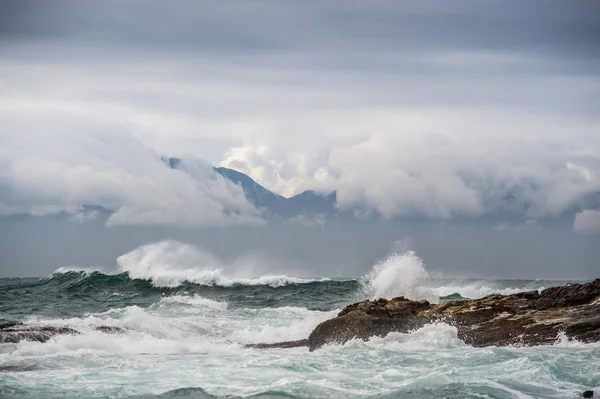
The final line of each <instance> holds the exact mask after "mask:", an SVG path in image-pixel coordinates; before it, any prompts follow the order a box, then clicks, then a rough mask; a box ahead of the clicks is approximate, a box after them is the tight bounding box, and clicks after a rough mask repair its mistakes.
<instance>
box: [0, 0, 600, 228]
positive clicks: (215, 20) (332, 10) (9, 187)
mask: <svg viewBox="0 0 600 399" xmlns="http://www.w3.org/2000/svg"><path fill="white" fill-rule="evenodd" d="M551 3H552V6H547V3H544V6H543V7H540V6H539V5H540V4H541V3H540V4H537V3H536V4H529V5H523V4H521V3H517V2H512V1H509V2H508V3H507V2H502V3H498V4H495V3H494V4H492V3H489V2H485V3H479V2H472V1H459V2H457V3H456V4H455V5H454V6H453V9H452V10H451V11H448V10H447V7H446V5H445V3H444V2H432V3H427V4H421V3H414V2H413V3H406V4H404V3H397V2H387V1H375V2H373V3H369V4H368V5H367V4H363V3H362V2H355V1H349V2H344V3H343V4H342V3H340V4H337V3H336V4H325V3H323V2H318V1H308V2H303V4H302V6H294V5H290V4H286V5H282V4H277V3H273V2H268V1H265V2H263V1H257V2H253V3H252V5H238V6H236V7H231V6H230V5H227V4H224V3H222V2H212V1H209V2H206V3H203V4H202V5H201V6H199V5H198V4H197V3H195V2H191V1H183V2H181V3H180V4H179V5H178V7H166V6H165V5H164V4H162V3H160V2H156V1H153V0H150V1H149V2H146V3H145V4H146V5H145V6H144V7H141V6H140V5H139V4H138V3H136V2H131V3H127V4H122V3H121V2H112V1H105V2H96V1H90V2H76V1H75V2H73V1H58V2H53V4H52V5H51V6H50V5H48V4H45V3H44V2H41V3H39V4H38V5H37V7H34V8H31V7H26V6H21V5H20V4H16V5H11V6H10V7H7V8H6V9H5V11H6V12H4V13H2V16H0V18H2V20H0V50H1V51H0V75H1V76H3V77H4V79H3V80H2V81H0V93H1V94H0V118H1V119H0V129H1V132H2V133H1V134H2V136H0V137H1V138H2V140H4V141H6V142H7V143H8V144H7V145H6V146H5V145H4V143H2V144H3V149H4V148H5V149H4V152H3V153H2V157H0V167H2V170H3V171H2V172H0V173H1V175H0V176H2V179H3V180H2V182H3V183H5V184H6V185H3V187H0V212H1V213H3V214H8V213H12V212H21V211H31V212H34V213H48V212H57V211H60V210H61V209H63V208H65V207H78V206H81V204H82V203H85V201H99V202H100V203H102V204H106V205H107V206H111V207H115V208H118V212H117V213H115V214H114V215H113V217H112V218H111V219H110V221H109V224H110V225H112V224H122V223H174V224H185V225H194V226H196V225H206V224H208V225H220V224H227V223H234V222H246V221H249V222H252V221H254V220H256V213H255V211H254V210H253V209H251V208H248V205H247V204H246V203H245V201H244V199H243V198H241V197H240V192H239V191H236V188H235V187H229V186H227V184H226V182H225V183H224V182H222V181H220V180H218V179H216V180H215V178H213V177H211V176H210V168H209V163H212V164H220V165H223V166H227V167H231V168H234V169H237V170H240V171H242V172H245V173H248V174H249V175H251V176H252V177H253V178H255V179H256V180H257V181H258V182H259V183H261V184H263V185H265V186H266V187H268V188H270V189H272V190H274V191H276V192H278V193H281V194H284V195H286V196H287V195H292V194H296V193H300V192H302V191H303V190H307V189H314V190H317V191H324V192H326V191H331V190H336V191H337V192H338V195H337V198H338V207H339V209H340V210H353V211H356V213H357V214H362V215H375V214H376V215H380V216H382V217H384V218H395V217H405V216H415V215H416V216H419V217H422V216H424V217H429V218H442V219H448V218H453V217H470V218H477V217H481V216H484V215H488V214H496V213H499V212H500V213H502V212H508V213H514V214H517V215H521V216H523V215H524V217H523V218H522V219H523V220H526V219H539V218H544V217H557V216H560V215H561V214H563V213H565V212H569V211H571V210H572V209H573V208H575V209H581V207H582V204H583V203H585V201H586V198H587V197H588V196H590V195H593V194H594V193H597V192H598V191H600V180H599V178H598V176H599V171H600V137H599V136H598V133H597V132H598V131H599V129H600V120H599V119H598V117H597V115H598V112H597V111H598V110H597V106H596V104H598V99H599V98H600V78H599V75H598V72H597V71H598V70H600V51H599V49H598V46H597V40H596V38H597V37H598V33H599V32H598V26H600V25H599V24H598V22H599V21H598V18H599V17H598V16H599V15H600V13H597V12H596V11H597V6H596V5H591V4H588V5H586V6H583V5H582V6H581V7H570V6H568V5H564V4H563V3H561V2H553V1H552V2H551ZM517 10H518V11H517ZM49 15H50V16H51V17H48V16H49ZM159 24H160V25H161V26H163V27H164V29H161V30H160V31H158V30H156V29H155V27H156V26H157V25H159ZM559 93H560V94H559ZM50 116H51V117H50ZM32 118H35V119H39V121H38V125H43V128H44V129H41V128H40V126H37V127H35V126H33V127H32V126H31V125H32V124H33V121H31V119H32ZM99 121H101V122H99ZM115 126H117V127H118V128H117V130H120V131H126V132H127V134H125V135H121V133H118V134H117V133H115V132H114V131H115ZM42 130H44V131H43V132H42ZM21 131H23V132H24V133H23V136H21V137H19V135H20V134H21V133H20V132H21ZM28 131H29V133H27V132H28ZM32 131H35V132H36V133H32ZM65 131H69V132H71V133H69V134H66V133H64V132H65ZM76 132H77V133H76ZM80 132H81V133H80ZM50 136H51V137H52V139H50V138H49V137H50ZM105 136H106V137H105ZM116 136H119V138H115V137H116ZM7 140H8V141H7ZM53 141H56V144H54V143H53ZM15 143H16V144H15ZM11 146H17V147H18V148H19V151H14V148H13V147H11ZM42 147H44V148H42ZM45 147H48V148H49V149H50V150H51V151H49V152H47V153H46V152H45V151H42V149H45ZM61 147H62V148H63V149H60V148H61ZM28 148H37V150H36V151H38V153H39V154H40V155H39V156H37V155H36V157H35V159H34V157H33V155H32V154H29V153H28V151H29V149H28ZM122 149H126V150H127V151H122ZM9 150H10V151H9ZM98 152H100V155H98ZM129 153H131V154H135V155H131V156H130V155H129ZM156 154H168V155H170V156H182V155H185V154H194V155H195V156H198V157H201V158H202V159H206V162H205V163H204V164H203V166H198V168H199V169H198V170H197V171H195V172H194V173H198V176H197V177H196V178H193V177H192V176H190V175H187V176H186V175H184V174H182V173H179V174H176V172H174V171H164V170H162V169H163V168H162V167H161V165H159V162H158V161H157V159H156ZM17 157H21V158H20V159H19V158H17ZM25 160H26V162H25ZM138 164H139V165H138ZM200 164H202V162H200ZM202 171H204V172H202ZM49 183H51V184H49ZM198 198H199V199H200V200H198ZM201 204H202V205H201ZM232 209H233V211H232Z"/></svg>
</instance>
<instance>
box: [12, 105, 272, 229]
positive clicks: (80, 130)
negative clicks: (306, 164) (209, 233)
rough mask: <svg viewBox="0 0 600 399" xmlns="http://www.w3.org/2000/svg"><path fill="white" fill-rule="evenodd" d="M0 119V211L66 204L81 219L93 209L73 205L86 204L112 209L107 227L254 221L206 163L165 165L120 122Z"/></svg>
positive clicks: (48, 209)
mask: <svg viewBox="0 0 600 399" xmlns="http://www.w3.org/2000/svg"><path fill="white" fill-rule="evenodd" d="M67 120H68V122H67ZM1 121H2V130H1V131H0V142H1V143H2V146H1V147H0V160H2V163H3V164H4V166H5V167H4V168H2V171H1V172H0V181H1V182H2V186H3V187H5V189H4V190H3V192H2V193H1V195H0V212H1V213H2V214H14V213H31V214H48V213H57V212H62V211H67V213H72V214H73V215H74V216H73V218H74V220H79V221H82V220H84V219H89V218H90V217H93V216H95V215H94V213H93V212H92V213H88V212H83V213H82V212H81V209H80V207H81V205H85V204H90V205H98V206H102V207H105V208H107V209H111V210H114V211H115V213H113V214H112V215H111V216H110V217H109V219H108V221H107V226H117V225H130V224H165V225H176V226H180V227H205V226H219V225H227V224H232V223H257V222H260V219H259V217H258V211H257V210H256V209H254V208H253V206H252V205H250V204H249V203H248V202H247V201H246V199H245V197H244V194H243V192H242V190H241V188H240V187H238V186H236V185H234V184H232V183H230V182H228V181H226V180H224V179H223V178H222V177H221V176H220V175H218V174H217V173H215V172H214V171H213V170H212V166H211V165H210V164H208V163H206V162H205V161H201V160H199V159H197V158H191V159H187V160H186V164H187V165H188V170H187V173H182V172H179V171H175V170H170V169H169V168H167V167H166V166H165V165H164V164H163V163H162V161H161V159H160V156H159V155H158V154H157V153H155V152H154V151H152V150H150V149H148V148H147V147H145V146H144V145H142V144H141V143H140V142H139V141H138V140H137V139H135V138H134V137H132V136H131V135H129V134H128V133H127V132H126V131H125V130H123V129H122V128H119V127H115V126H111V125H110V124H106V123H103V122H100V121H93V122H90V120H88V119H80V118H78V117H77V115H76V114H67V115H57V114H56V113H53V114H51V115H49V114H46V113H43V112H38V113H37V114H36V117H35V118H33V119H29V118H25V117H24V115H19V114H12V115H6V114H2V118H1ZM90 125H94V127H93V128H92V127H91V126H90ZM96 216H97V215H96Z"/></svg>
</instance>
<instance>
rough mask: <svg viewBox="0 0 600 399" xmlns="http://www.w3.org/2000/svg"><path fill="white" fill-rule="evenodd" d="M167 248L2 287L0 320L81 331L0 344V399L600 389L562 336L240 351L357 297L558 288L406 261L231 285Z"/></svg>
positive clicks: (305, 327) (301, 334) (430, 329)
mask: <svg viewBox="0 0 600 399" xmlns="http://www.w3.org/2000/svg"><path fill="white" fill-rule="evenodd" d="M165 245H168V246H170V247H172V246H173V243H169V244H164V243H158V244H153V245H150V246H144V247H141V248H138V249H137V250H135V251H132V252H130V253H128V254H125V255H123V256H121V257H120V258H119V259H117V262H116V263H117V267H116V270H114V271H112V272H107V271H101V270H93V269H81V268H61V269H59V270H57V271H56V272H54V273H53V274H52V275H50V276H47V277H38V278H2V279H0V323H2V322H13V321H18V322H26V323H33V324H40V325H41V324H43V325H52V326H69V327H72V328H75V329H77V330H79V331H81V332H82V334H79V335H59V336H55V337H53V338H52V339H50V340H49V341H48V342H45V343H39V342H29V341H22V342H19V343H16V344H15V343H3V344H0V397H2V398H30V397H33V398H231V399H233V398H256V399H258V398H373V399H375V398H377V399H383V398H427V399H431V398H579V397H581V393H582V392H583V391H584V390H587V389H595V390H596V391H598V390H599V387H600V344H582V343H579V342H576V341H571V340H568V339H566V338H565V337H561V336H558V337H557V341H556V344H555V345H552V346H543V347H487V348H474V347H471V346H469V345H466V344H464V343H463V342H462V341H460V340H459V339H457V334H456V329H455V328H453V327H451V326H449V325H446V324H435V325H428V326H425V327H424V328H422V329H420V330H417V331H414V332H413V333H411V334H399V333H398V334H390V335H388V336H386V337H385V338H373V339H371V340H369V341H367V342H363V341H360V340H354V341H350V342H348V343H346V344H344V345H337V346H334V345H332V346H326V347H324V348H322V349H319V350H317V351H314V352H308V349H306V348H294V349H251V348H246V347H245V345H247V344H253V343H270V342H278V341H289V340H296V339H302V338H306V337H307V336H308V335H309V334H310V332H311V331H312V329H313V328H314V327H315V326H316V325H317V324H318V323H320V322H321V321H324V320H326V319H328V318H331V317H333V316H334V315H335V314H336V313H337V312H338V311H339V310H340V309H341V308H342V307H344V306H345V305H348V304H350V303H352V302H355V301H358V300H362V299H367V298H378V297H393V296H399V295H404V296H407V297H409V298H411V299H428V300H430V301H434V302H437V301H444V300H448V299H463V298H478V297H482V296H485V295H488V294H492V293H502V294H510V293H515V292H520V291H525V290H534V289H542V288H547V287H550V286H555V285H562V284H566V283H568V282H567V281H545V280H490V279H451V278H443V277H441V276H433V275H432V274H431V273H430V272H428V271H427V269H426V267H425V265H424V264H423V262H422V261H421V259H420V258H419V257H418V255H417V254H415V253H413V252H410V251H407V252H402V253H396V254H391V255H390V256H389V257H387V258H385V259H383V260H382V261H381V262H378V263H377V264H376V265H374V266H373V268H372V270H370V271H369V272H368V273H367V274H366V275H365V276H362V277H360V278H354V279H350V278H340V277H331V278H316V279H310V278H298V277H294V276H286V275H277V274H263V275H260V276H256V275H254V276H253V275H247V276H243V275H240V273H236V274H235V275H228V274H227V273H226V272H225V271H224V270H223V269H214V268H211V267H208V268H207V267H206V265H203V264H197V265H193V266H189V259H187V260H186V261H185V262H184V261H183V260H182V263H186V262H187V263H186V266H185V267H177V264H178V258H177V256H174V255H173V253H172V252H171V253H170V254H169V256H168V262H165V261H161V256H160V253H161V251H163V250H164V246H165ZM175 252H176V253H177V251H175ZM183 252H185V251H183ZM150 255H151V256H150ZM99 325H106V326H114V327H120V328H122V329H123V330H124V332H122V333H115V334H108V333H104V332H100V331H97V330H95V329H94V327H96V326H99Z"/></svg>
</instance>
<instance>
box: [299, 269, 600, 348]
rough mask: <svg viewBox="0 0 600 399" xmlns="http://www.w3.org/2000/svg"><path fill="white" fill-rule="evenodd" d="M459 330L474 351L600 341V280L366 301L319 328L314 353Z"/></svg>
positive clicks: (312, 342)
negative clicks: (433, 300)
mask: <svg viewBox="0 0 600 399" xmlns="http://www.w3.org/2000/svg"><path fill="white" fill-rule="evenodd" d="M435 322H444V323H448V324H450V325H452V326H455V327H456V328H457V330H458V337H459V338H460V339H462V340H463V341H465V342H466V343H468V344H470V345H473V346H490V345H495V346H506V345H546V344H552V343H554V342H556V340H557V337H558V336H559V333H563V334H565V335H566V336H567V337H568V338H571V339H577V340H579V341H582V342H594V341H599V340H600V279H597V280H595V281H592V282H589V283H586V284H571V285H567V286H564V287H552V288H548V289H546V290H543V291H542V292H541V293H538V292H537V291H528V292H521V293H517V294H513V295H489V296H487V297H484V298H480V299H471V300H460V301H446V302H442V303H440V304H438V305H431V304H429V303H428V302H427V301H419V302H417V301H411V300H408V299H406V298H403V297H400V298H393V299H391V300H386V299H378V300H376V301H363V302H359V303H355V304H352V305H349V306H347V307H346V308H345V309H343V310H342V311H341V312H340V313H339V314H338V316H337V317H335V318H333V319H330V320H327V321H324V322H323V323H321V324H319V325H318V326H317V327H316V328H315V329H314V330H313V332H312V333H311V334H310V336H309V338H308V343H309V345H308V346H309V350H311V351H312V350H315V349H317V348H320V347H321V346H323V345H325V344H330V343H334V344H341V343H344V342H346V341H348V340H350V339H355V338H358V339H368V338H370V337H373V336H385V335H387V334H389V333H390V332H402V333H406V332H410V331H414V330H416V329H418V328H420V327H422V326H424V325H425V324H429V323H435Z"/></svg>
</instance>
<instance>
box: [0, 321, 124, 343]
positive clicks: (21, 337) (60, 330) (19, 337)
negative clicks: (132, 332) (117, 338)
mask: <svg viewBox="0 0 600 399" xmlns="http://www.w3.org/2000/svg"><path fill="white" fill-rule="evenodd" d="M95 330H97V331H101V332H104V333H110V334H114V333H123V332H124V330H123V329H122V328H119V327H111V326H98V327H96V328H95ZM80 333H81V332H80V331H78V330H76V329H74V328H71V327H56V326H44V325H34V324H22V323H3V324H2V325H0V343H18V342H21V341H35V342H46V341H48V340H49V339H50V338H52V337H54V336H56V335H66V334H70V335H78V334H80Z"/></svg>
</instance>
